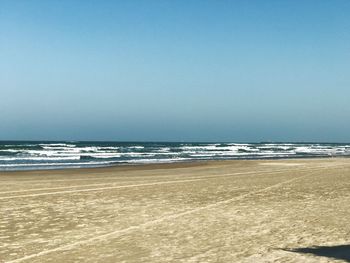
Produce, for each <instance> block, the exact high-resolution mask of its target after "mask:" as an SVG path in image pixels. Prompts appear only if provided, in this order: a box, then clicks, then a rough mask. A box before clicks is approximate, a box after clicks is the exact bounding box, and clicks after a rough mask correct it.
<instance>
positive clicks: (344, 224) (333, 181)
mask: <svg viewBox="0 0 350 263" xmlns="http://www.w3.org/2000/svg"><path fill="white" fill-rule="evenodd" d="M349 211H350V159H348V158H328V159H289V160H252V161H243V160H242V161H210V162H197V163H183V164H180V163H179V164H163V165H139V166H120V167H110V168H94V169H67V170H51V171H25V172H24V171H23V172H0V262H104V263H106V262H135V263H136V262H153V263H157V262H350V224H349V222H350V213H349Z"/></svg>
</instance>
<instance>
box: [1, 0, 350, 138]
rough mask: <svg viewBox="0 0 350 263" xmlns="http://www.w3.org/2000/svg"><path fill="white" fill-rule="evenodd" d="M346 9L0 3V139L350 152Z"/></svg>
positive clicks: (341, 5)
mask: <svg viewBox="0 0 350 263" xmlns="http://www.w3.org/2000/svg"><path fill="white" fill-rule="evenodd" d="M349 14H350V1H348V0H343V1H341V0H332V1H329V0H324V1H322V0H314V1H312V0H308V1H305V0H300V1H298V0H290V1H287V0H285V1H283V0H282V1H279V0H278V1H277V0H276V1H268V0H266V1H261V0H256V1H254V0H250V1H245V0H242V1H234V0H227V1H215V0H212V1H205V0H198V1H194V0H192V1H191V0H186V1H185V0H183V1H180V0H178V1H177V0H157V1H153V0H147V1H146V0H145V1H136V0H135V1H131V0H130V1H129V0H127V1H117V0H115V1H98V0H96V1H87V0H84V1H58V0H57V1H54V0H53V1H31V0H22V1H16V0H8V1H7V0H1V1H0V139H3V140H6V139H32V140H33V139H34V140H35V139H39V140H40V139H54V140H60V139H69V140H157V141H159V140H160V141H164V140H172V141H179V140H187V141H192V140H195V141H263V140H272V141H335V142H336V141H339V142H342V141H343V142H344V141H350V121H349V118H350V72H349V71H350V15H349Z"/></svg>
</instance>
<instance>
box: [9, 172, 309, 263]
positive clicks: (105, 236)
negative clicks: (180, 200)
mask: <svg viewBox="0 0 350 263" xmlns="http://www.w3.org/2000/svg"><path fill="white" fill-rule="evenodd" d="M315 173H316V172H315ZM315 173H311V174H304V175H302V176H298V177H294V178H292V179H289V180H286V181H283V182H280V183H277V184H273V185H271V186H268V187H266V188H263V189H260V190H257V191H251V192H248V193H246V194H243V195H240V196H237V197H234V198H230V199H227V200H223V201H219V202H216V203H213V204H209V205H206V206H202V207H198V208H195V209H192V210H188V211H184V212H181V213H177V214H172V215H169V216H165V217H161V218H158V219H155V220H151V221H147V222H145V223H143V224H140V225H136V226H131V227H128V228H124V229H120V230H116V231H113V232H109V233H106V234H103V235H99V236H95V237H92V238H89V239H86V240H81V241H77V242H74V243H71V244H68V245H64V246H60V247H57V248H53V249H47V250H43V251H41V252H39V253H35V254H31V255H28V256H24V257H22V258H18V259H14V260H10V261H7V263H19V262H23V261H25V260H29V259H33V258H36V257H40V256H45V255H47V254H50V253H53V252H57V251H66V250H71V249H73V248H75V247H77V246H82V245H86V244H89V243H92V242H95V241H104V240H107V239H109V238H116V237H118V236H121V235H124V234H127V233H129V232H132V231H135V230H139V229H142V228H147V227H150V226H152V225H155V224H158V223H162V222H164V221H168V220H173V219H177V218H179V217H182V216H186V215H189V214H193V213H197V212H201V211H203V210H207V209H211V208H215V207H217V206H220V205H223V204H229V203H232V202H234V201H238V200H241V199H243V198H245V197H247V196H250V195H254V194H258V193H261V192H264V191H267V190H270V189H273V188H277V187H279V186H281V185H284V184H288V183H291V182H293V181H296V180H299V179H301V178H304V177H307V176H311V175H314V174H315Z"/></svg>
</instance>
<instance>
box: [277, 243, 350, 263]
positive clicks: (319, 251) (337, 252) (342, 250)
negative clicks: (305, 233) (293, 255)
mask: <svg viewBox="0 0 350 263" xmlns="http://www.w3.org/2000/svg"><path fill="white" fill-rule="evenodd" d="M283 250H285V251H289V252H297V253H305V254H314V255H316V256H321V257H329V258H334V259H341V260H345V261H347V262H350V245H342V246H320V247H306V248H295V249H283Z"/></svg>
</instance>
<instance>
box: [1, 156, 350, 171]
mask: <svg viewBox="0 0 350 263" xmlns="http://www.w3.org/2000/svg"><path fill="white" fill-rule="evenodd" d="M347 158H350V156H340V155H339V156H291V157H271V158H240V159H211V160H198V159H197V160H196V159H193V160H188V161H178V162H164V163H122V164H112V165H105V166H91V167H67V168H64V167H59V168H42V169H35V168H33V169H19V170H0V176H1V175H2V174H6V173H22V172H23V173H30V172H51V171H53V172H57V171H67V172H72V171H82V172H84V171H86V172H88V171H90V170H96V171H98V170H114V169H118V170H144V169H145V170H147V169H167V168H168V169H170V168H176V167H178V168H185V167H193V166H200V165H205V164H211V163H222V162H239V161H274V160H327V159H330V160H332V159H347Z"/></svg>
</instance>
